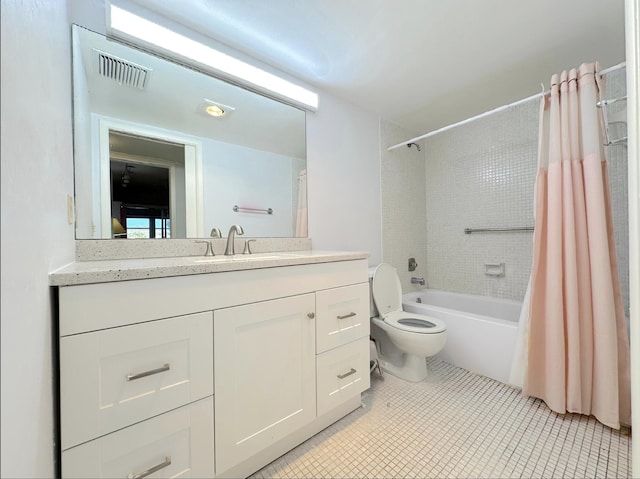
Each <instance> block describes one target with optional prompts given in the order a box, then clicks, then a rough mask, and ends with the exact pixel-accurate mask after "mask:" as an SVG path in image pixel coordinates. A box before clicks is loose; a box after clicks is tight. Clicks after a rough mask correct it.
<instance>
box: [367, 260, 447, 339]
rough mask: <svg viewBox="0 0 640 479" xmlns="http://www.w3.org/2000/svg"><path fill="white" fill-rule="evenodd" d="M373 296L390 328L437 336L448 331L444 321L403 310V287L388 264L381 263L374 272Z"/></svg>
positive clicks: (379, 311)
mask: <svg viewBox="0 0 640 479" xmlns="http://www.w3.org/2000/svg"><path fill="white" fill-rule="evenodd" d="M371 294H372V295H373V301H374V303H375V305H376V308H377V309H378V313H379V314H380V318H381V319H382V320H383V321H384V322H385V323H387V324H388V325H389V326H392V327H394V328H397V329H400V330H403V331H409V332H412V333H419V334H437V333H441V332H443V331H446V329H447V326H446V324H445V323H444V321H441V320H439V319H436V318H432V317H431V316H425V315H423V314H415V313H408V312H406V311H403V310H402V285H401V284H400V280H399V279H398V275H397V274H396V271H395V269H394V268H393V267H392V266H391V265H389V264H387V263H381V264H380V265H378V267H377V268H376V269H375V271H374V272H373V281H372V285H371Z"/></svg>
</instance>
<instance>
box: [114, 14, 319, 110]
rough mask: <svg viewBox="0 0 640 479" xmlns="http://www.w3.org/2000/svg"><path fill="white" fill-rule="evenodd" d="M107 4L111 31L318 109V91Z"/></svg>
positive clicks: (312, 108)
mask: <svg viewBox="0 0 640 479" xmlns="http://www.w3.org/2000/svg"><path fill="white" fill-rule="evenodd" d="M110 7H111V9H110V27H111V29H113V30H116V31H118V32H121V33H124V34H125V35H128V36H132V37H135V38H138V39H140V40H143V41H145V42H148V43H151V44H153V45H156V46H158V47H160V48H163V49H165V50H168V51H170V52H173V53H177V54H178V55H181V56H183V57H185V58H189V59H190V60H194V61H196V62H198V63H201V64H203V65H207V66H209V67H212V68H214V69H216V70H219V71H221V72H223V73H225V74H227V75H232V76H234V77H236V78H239V79H241V80H243V81H245V82H248V83H252V84H253V85H256V86H257V87H260V88H263V89H266V90H269V91H271V92H274V93H277V94H278V95H282V96H284V97H286V98H290V99H291V100H294V101H295V102H297V103H300V104H301V105H304V106H306V107H308V108H309V109H311V110H316V109H317V108H318V94H317V93H314V92H312V91H309V90H307V89H306V88H302V87H301V86H299V85H295V84H293V83H291V82H289V81H287V80H284V79H282V78H279V77H277V76H276V75H273V74H271V73H268V72H266V71H264V70H261V69H260V68H257V67H254V66H252V65H249V64H248V63H245V62H243V61H241V60H238V59H237V58H233V57H232V56H229V55H227V54H226V53H222V52H219V51H218V50H215V49H213V48H211V47H208V46H206V45H203V44H202V43H199V42H197V41H195V40H192V39H190V38H187V37H185V36H184V35H180V34H179V33H176V32H174V31H172V30H169V29H168V28H165V27H163V26H161V25H158V24H157V23H153V22H151V21H149V20H147V19H146V18H142V17H140V16H138V15H135V14H133V13H131V12H129V11H127V10H124V9H122V8H120V7H117V6H115V5H110Z"/></svg>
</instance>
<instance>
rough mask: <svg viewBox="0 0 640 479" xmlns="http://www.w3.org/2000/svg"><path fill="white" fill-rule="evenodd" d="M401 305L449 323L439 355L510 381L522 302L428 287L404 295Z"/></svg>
mask: <svg viewBox="0 0 640 479" xmlns="http://www.w3.org/2000/svg"><path fill="white" fill-rule="evenodd" d="M418 300H419V301H421V302H418ZM402 305H403V309H404V310H405V311H409V312H412V313H418V314H424V315H426V316H432V317H434V318H438V319H440V320H442V321H444V322H445V323H446V324H447V344H446V345H445V347H444V349H443V350H442V352H440V354H439V355H438V357H440V358H441V359H443V360H444V361H447V362H449V363H451V364H454V365H455V366H459V367H461V368H464V369H467V370H469V371H472V372H475V373H478V374H482V375H484V376H487V377H490V378H492V379H496V380H498V381H501V382H503V383H509V374H510V372H511V364H512V362H513V353H514V350H515V345H516V332H517V329H518V319H519V318H520V309H521V307H522V303H520V302H518V301H510V300H507V299H498V298H489V297H486V296H476V295H472V294H460V293H450V292H448V291H439V290H435V289H425V290H422V291H417V292H414V293H407V294H405V295H403V297H402Z"/></svg>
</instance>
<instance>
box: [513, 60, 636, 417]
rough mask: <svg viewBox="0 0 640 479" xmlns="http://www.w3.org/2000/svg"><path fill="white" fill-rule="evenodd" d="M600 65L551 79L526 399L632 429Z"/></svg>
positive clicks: (543, 116)
mask: <svg viewBox="0 0 640 479" xmlns="http://www.w3.org/2000/svg"><path fill="white" fill-rule="evenodd" d="M597 70H598V65H597V64H593V63H591V64H583V65H581V66H580V68H579V69H578V70H577V71H576V70H575V69H573V70H571V71H570V72H569V73H567V72H566V71H565V72H563V73H562V75H561V76H560V77H558V75H554V76H553V77H552V79H551V93H550V95H549V96H548V97H545V98H543V100H542V105H541V111H540V142H539V149H538V177H537V180H536V192H535V194H536V198H535V212H536V220H535V233H534V247H533V248H534V249H533V270H532V276H531V301H530V307H529V316H530V325H529V327H530V330H529V352H528V364H527V372H526V379H525V383H524V387H523V393H524V394H525V395H528V396H535V397H538V398H541V399H543V400H544V401H545V402H546V403H547V405H548V406H549V407H550V408H551V409H552V410H553V411H556V412H558V413H565V412H575V413H581V414H587V415H593V416H595V417H596V418H597V419H598V420H599V421H600V422H602V423H603V424H605V425H607V426H610V427H612V428H616V429H618V428H619V427H620V423H621V422H622V423H624V424H631V422H630V421H631V405H630V403H631V395H630V358H629V339H628V336H627V327H626V322H625V316H624V310H623V306H622V295H621V292H620V285H619V279H618V266H617V263H616V253H615V244H614V240H613V226H612V220H611V201H610V196H611V195H610V193H609V181H608V177H607V175H608V173H607V164H606V161H605V155H604V148H603V144H602V142H603V138H602V127H601V122H600V115H599V111H598V108H597V107H596V102H597V101H598V100H599V99H600V98H599V90H600V88H599V83H598V82H599V78H600V75H599V73H598V71H597Z"/></svg>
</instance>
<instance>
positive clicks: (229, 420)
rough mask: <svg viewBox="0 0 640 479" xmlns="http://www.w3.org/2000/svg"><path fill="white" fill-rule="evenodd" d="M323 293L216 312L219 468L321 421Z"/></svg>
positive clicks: (223, 469) (247, 456)
mask: <svg viewBox="0 0 640 479" xmlns="http://www.w3.org/2000/svg"><path fill="white" fill-rule="evenodd" d="M314 316H315V295H314V294H305V295H300V296H293V297H289V298H282V299H277V300H273V301H265V302H259V303H253V304H248V305H244V306H237V307H233V308H227V309H221V310H216V311H214V368H215V395H214V401H215V411H216V422H215V435H216V471H217V472H218V473H224V471H226V470H227V469H229V468H231V467H233V466H234V465H236V464H238V463H240V462H242V461H243V460H245V459H247V458H249V457H250V456H252V455H253V454H255V453H257V452H259V451H261V450H262V449H264V448H266V447H268V446H269V445H271V444H273V443H275V442H277V441H278V440H280V439H282V438H284V437H285V436H287V435H289V434H291V433H292V432H294V431H296V430H297V429H299V428H300V427H302V426H304V425H306V424H308V423H310V422H311V421H313V419H315V416H316V407H315V405H316V378H315V320H314Z"/></svg>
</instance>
